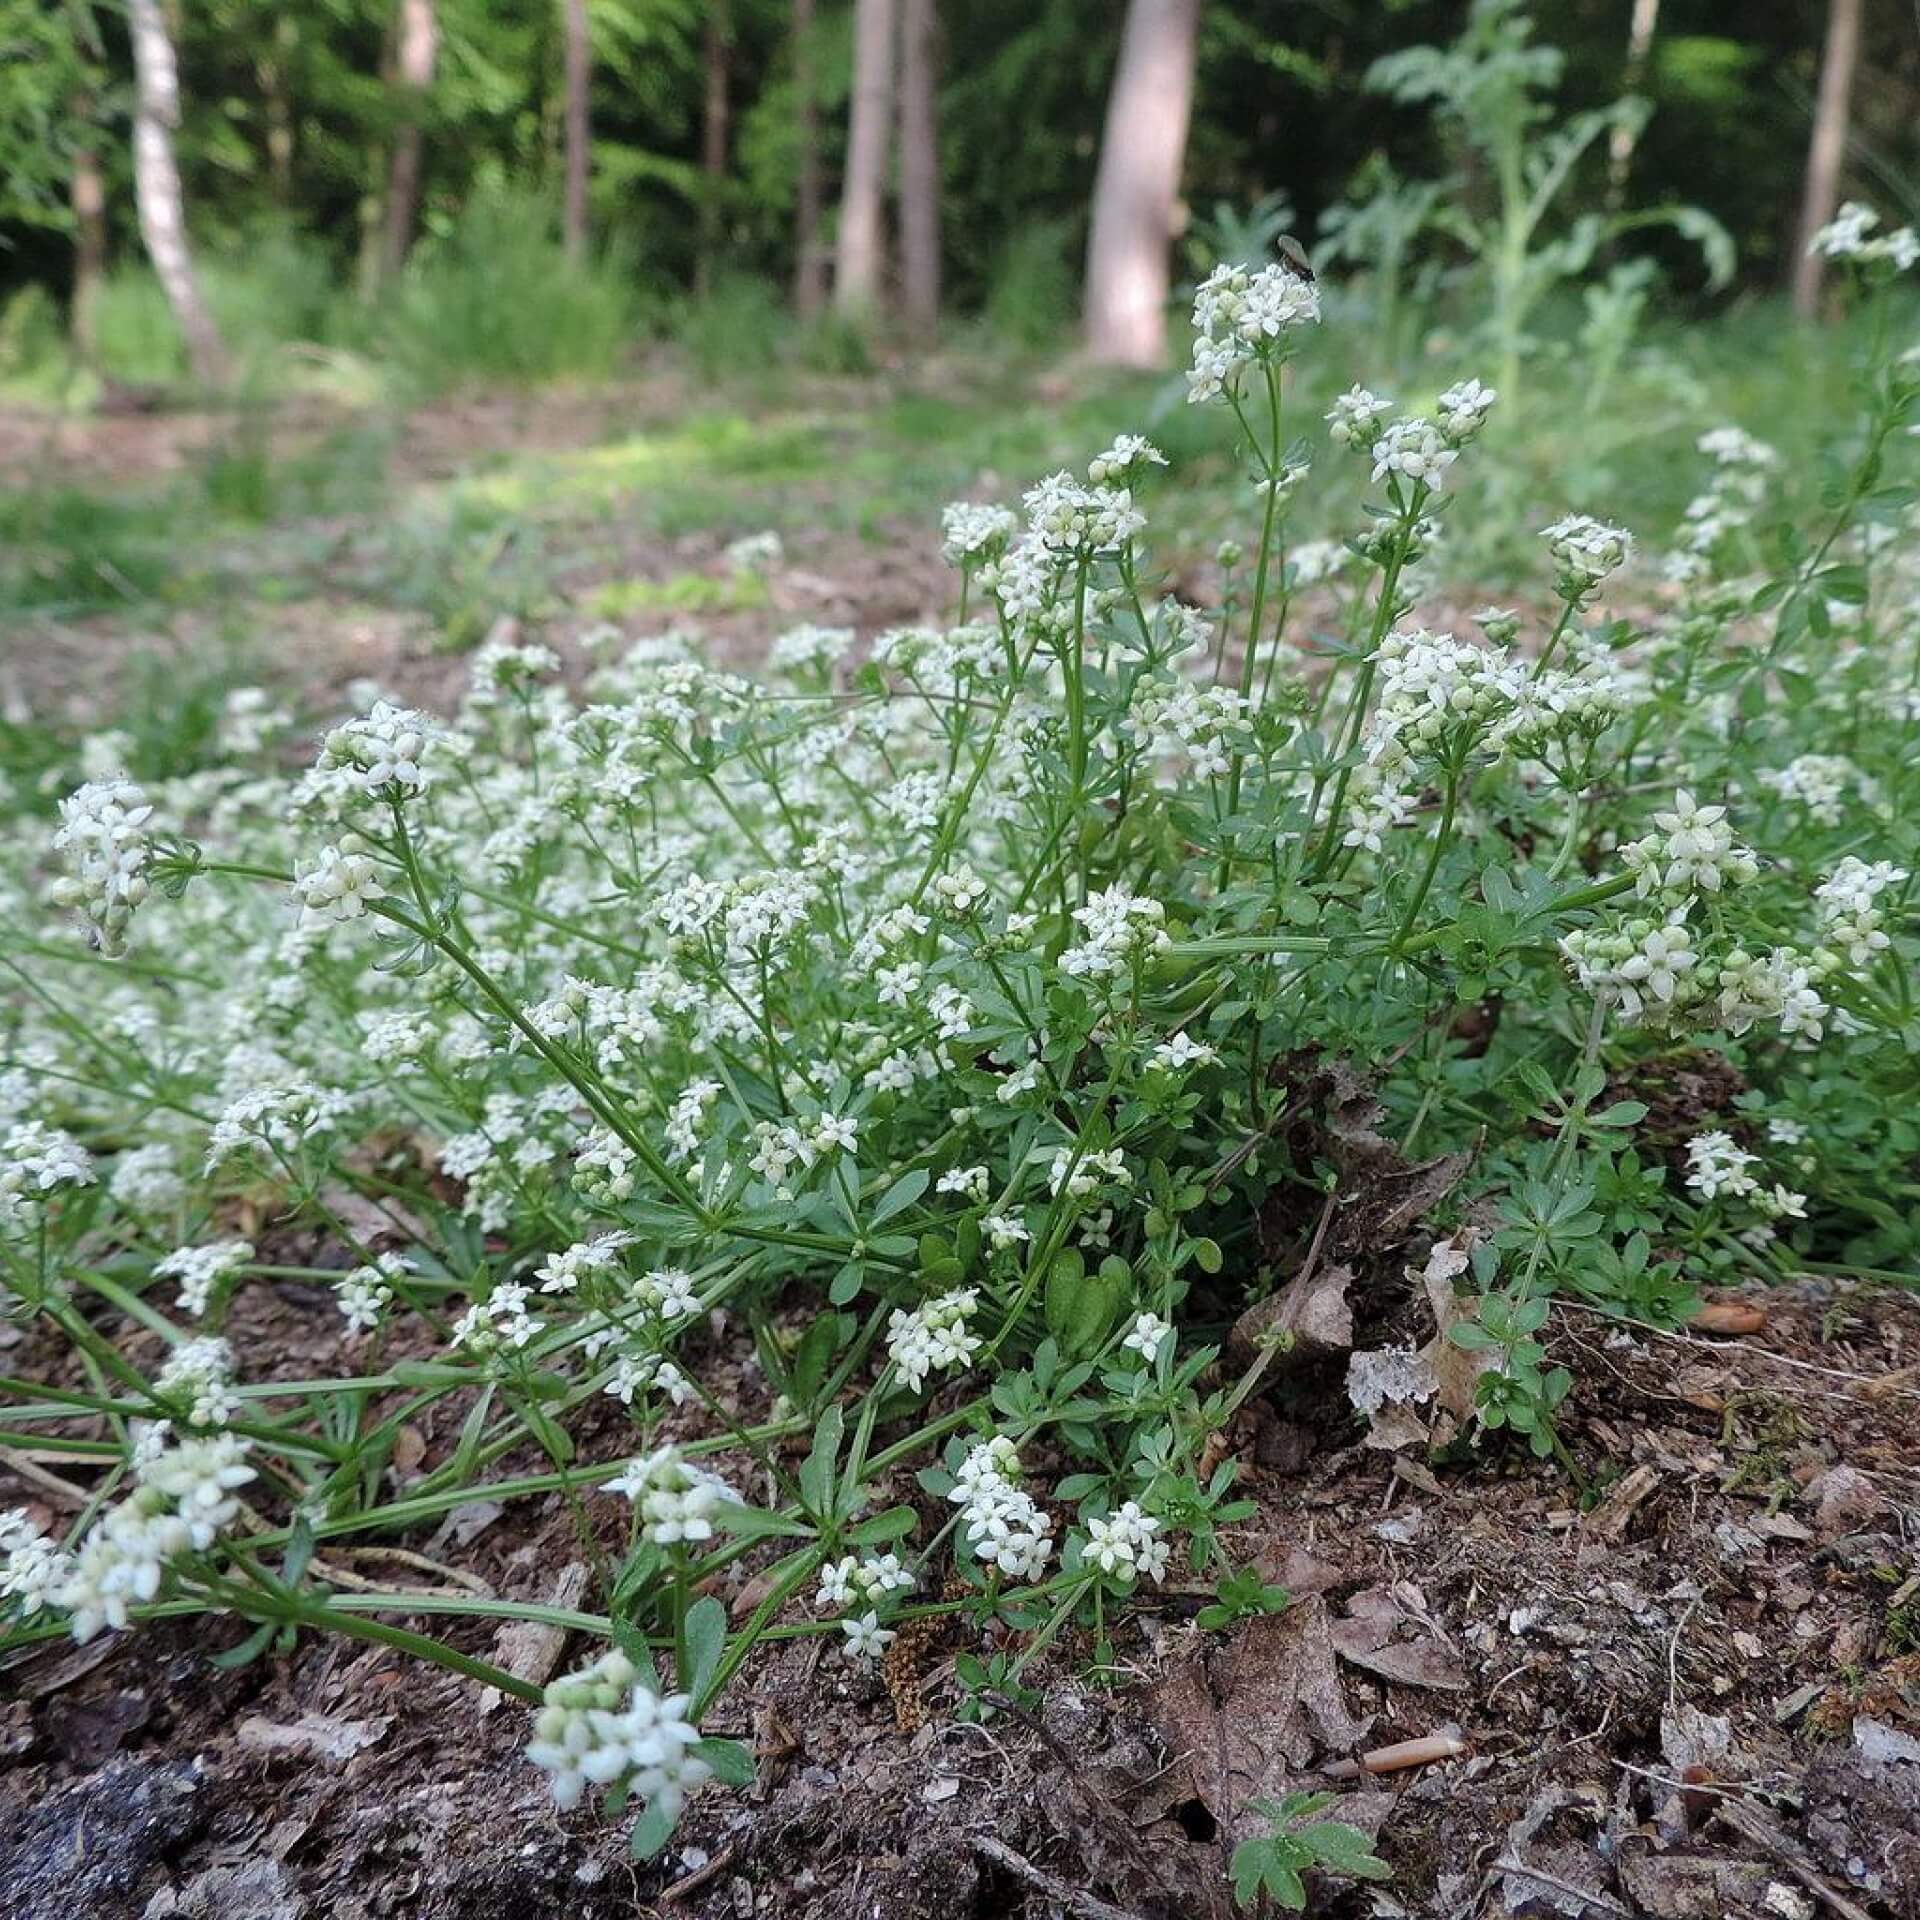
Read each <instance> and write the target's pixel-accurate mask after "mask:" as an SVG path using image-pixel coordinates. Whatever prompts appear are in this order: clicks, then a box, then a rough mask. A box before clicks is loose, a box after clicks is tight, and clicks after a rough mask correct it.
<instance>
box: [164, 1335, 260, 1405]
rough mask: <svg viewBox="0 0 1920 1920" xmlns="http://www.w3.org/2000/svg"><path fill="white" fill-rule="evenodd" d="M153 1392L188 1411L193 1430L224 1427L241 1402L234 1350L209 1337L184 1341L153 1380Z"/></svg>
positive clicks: (169, 1356)
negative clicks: (235, 1383) (235, 1388)
mask: <svg viewBox="0 0 1920 1920" xmlns="http://www.w3.org/2000/svg"><path fill="white" fill-rule="evenodd" d="M153 1391H154V1393H155V1394H156V1395H157V1396H158V1397H159V1398H160V1399H162V1400H164V1401H166V1402H167V1403H168V1404H169V1405H178V1406H181V1407H183V1408H184V1409H185V1424H186V1425H187V1426H189V1427H224V1426H225V1425H226V1424H227V1422H228V1421H229V1420H230V1419H232V1418H233V1415H234V1413H235V1412H236V1410H237V1409H238V1408H239V1405H240V1402H239V1400H238V1398H237V1397H236V1396H235V1394H234V1391H233V1349H232V1348H231V1347H230V1346H228V1344H227V1343H226V1341H224V1340H220V1339H216V1338H214V1337H212V1336H207V1337H204V1338H202V1339H199V1340H183V1341H182V1342H181V1343H180V1345H179V1346H177V1347H175V1348H174V1350H173V1351H172V1352H171V1353H170V1354H169V1355H168V1356H167V1364H166V1365H165V1366H164V1367H162V1368H161V1369H160V1371H159V1372H158V1373H157V1374H155V1375H154V1377H153Z"/></svg>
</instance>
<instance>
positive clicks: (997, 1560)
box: [947, 1434, 1053, 1581]
mask: <svg viewBox="0 0 1920 1920" xmlns="http://www.w3.org/2000/svg"><path fill="white" fill-rule="evenodd" d="M1020 1481H1021V1467H1020V1453H1019V1450H1018V1448H1016V1447H1015V1446H1014V1444H1013V1442H1012V1441H1011V1440H1009V1439H1008V1438H1007V1437H1006V1436H1005V1435H1004V1434H995V1435H994V1436H993V1438H992V1439H990V1440H983V1441H981V1442H980V1443H979V1445H978V1446H976V1447H974V1448H973V1449H972V1450H971V1451H970V1452H969V1453H968V1455H967V1457H966V1459H965V1460H964V1461H962V1462H961V1465H960V1471H959V1474H958V1475H957V1476H956V1478H955V1481H954V1485H953V1489H952V1491H951V1492H950V1493H949V1494H948V1495H947V1498H948V1499H949V1500H951V1501H952V1502H953V1503H954V1504H955V1505H956V1506H958V1507H959V1509H960V1532H961V1537H962V1538H963V1539H964V1540H965V1542H966V1544H967V1547H968V1549H969V1551H970V1552H971V1553H972V1554H973V1556H974V1558H975V1559H977V1560H981V1561H984V1562H985V1563H986V1564H987V1565H988V1566H990V1567H998V1568H999V1570H1000V1571H1001V1573H1003V1574H1004V1575H1005V1576H1006V1577H1007V1578H1008V1579H1009V1580H1029V1581H1031V1580H1038V1579H1039V1578H1040V1576H1041V1575H1042V1574H1043V1573H1045V1572H1046V1570H1047V1562H1048V1560H1049V1559H1051V1558H1052V1555H1053V1515H1052V1514H1050V1513H1048V1512H1046V1511H1045V1510H1044V1509H1043V1508H1042V1507H1040V1506H1039V1505H1038V1504H1037V1503H1036V1502H1035V1500H1034V1498H1033V1496H1032V1495H1031V1494H1030V1493H1028V1492H1027V1490H1026V1489H1025V1488H1024V1487H1023V1486H1022V1485H1021V1484H1020Z"/></svg>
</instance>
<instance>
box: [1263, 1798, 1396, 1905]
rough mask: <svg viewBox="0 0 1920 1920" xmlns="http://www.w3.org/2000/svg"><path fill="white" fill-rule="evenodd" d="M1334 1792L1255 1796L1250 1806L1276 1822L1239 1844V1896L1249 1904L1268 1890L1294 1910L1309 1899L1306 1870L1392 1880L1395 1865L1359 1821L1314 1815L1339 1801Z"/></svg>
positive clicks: (1351, 1876) (1346, 1877) (1269, 1820)
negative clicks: (1351, 1823)
mask: <svg viewBox="0 0 1920 1920" xmlns="http://www.w3.org/2000/svg"><path fill="white" fill-rule="evenodd" d="M1337 1797H1338V1796H1336V1795H1334V1794H1331V1793H1290V1794H1288V1795H1287V1796H1286V1797H1285V1799H1282V1800H1254V1801H1250V1802H1249V1803H1248V1811H1249V1812H1251V1813H1257V1814H1258V1815H1259V1816H1260V1817H1261V1818H1262V1819H1263V1820H1266V1821H1268V1822H1270V1823H1271V1825H1272V1829H1273V1830H1272V1832H1271V1833H1268V1834H1263V1835H1262V1836H1261V1837H1260V1838H1258V1839H1254V1840H1243V1841H1241V1843H1240V1844H1239V1845H1238V1846H1237V1847H1235V1848H1234V1850H1233V1867H1232V1871H1233V1897H1234V1899H1235V1900H1237V1901H1238V1902H1239V1904H1240V1905H1241V1906H1243V1907H1250V1906H1252V1905H1254V1904H1255V1903H1256V1902H1257V1901H1258V1900H1260V1899H1261V1898H1262V1897H1263V1896H1264V1897H1265V1898H1267V1899H1270V1900H1272V1901H1274V1902H1275V1903H1276V1904H1277V1905H1279V1906H1282V1907H1284V1908H1285V1909H1286V1910H1287V1911H1288V1912H1289V1913H1303V1912H1305V1911H1306V1905H1307V1883H1306V1880H1305V1879H1304V1877H1303V1876H1304V1875H1306V1874H1308V1873H1313V1872H1316V1871H1317V1872H1323V1873H1334V1874H1338V1875H1340V1876H1341V1877H1342V1878H1343V1879H1348V1880H1386V1879H1390V1878H1391V1877H1392V1869H1391V1868H1390V1867H1388V1865H1387V1863H1386V1862H1385V1861H1384V1860H1382V1859H1380V1858H1378V1856H1376V1855H1375V1854H1374V1852H1373V1850H1372V1843H1371V1842H1370V1841H1369V1840H1368V1838H1367V1836H1366V1835H1365V1834H1364V1833H1362V1832H1361V1831H1360V1829H1359V1828H1358V1827H1350V1826H1348V1825H1347V1824H1346V1822H1345V1821H1343V1820H1316V1819H1314V1818H1313V1816H1314V1815H1315V1814H1316V1813H1319V1812H1320V1811H1321V1810H1322V1809H1323V1808H1326V1807H1330V1806H1332V1805H1334V1804H1335V1801H1336V1799H1337Z"/></svg>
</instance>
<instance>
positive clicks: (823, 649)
mask: <svg viewBox="0 0 1920 1920" xmlns="http://www.w3.org/2000/svg"><path fill="white" fill-rule="evenodd" d="M853 642H854V631H853V629H852V628H851V627H815V626H800V627H789V628H788V629H787V631H786V632H785V633H783V634H781V636H780V637H779V638H778V639H777V640H776V641H774V643H773V645H772V647H771V648H770V649H769V650H768V653H767V665H768V666H769V667H771V668H772V669H773V670H774V671H775V672H776V673H798V674H819V673H829V672H831V671H832V669H833V668H834V667H835V666H837V665H838V664H839V663H840V661H842V660H844V659H845V658H846V657H847V655H848V654H849V653H851V652H852V651H853Z"/></svg>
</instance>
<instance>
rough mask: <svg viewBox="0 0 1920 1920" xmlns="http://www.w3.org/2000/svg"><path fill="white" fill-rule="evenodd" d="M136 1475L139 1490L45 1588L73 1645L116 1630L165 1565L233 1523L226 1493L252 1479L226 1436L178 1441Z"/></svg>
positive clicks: (147, 1596)
mask: <svg viewBox="0 0 1920 1920" xmlns="http://www.w3.org/2000/svg"><path fill="white" fill-rule="evenodd" d="M139 1473H140V1484H139V1486H138V1487H137V1488H136V1489H135V1490H134V1492H133V1493H131V1494H129V1495H128V1496H127V1498H126V1499H124V1500H122V1501H121V1502H120V1503H119V1505H117V1506H115V1507H111V1508H109V1509H108V1510H107V1512H106V1513H105V1514H104V1515H102V1517H101V1518H100V1520H99V1521H98V1522H97V1523H96V1524H95V1525H94V1527H93V1529H92V1530H91V1531H90V1532H89V1533H88V1535H87V1537H86V1539H85V1540H83V1541H82V1542H81V1544H80V1550H79V1552H78V1553H77V1554H76V1555H75V1556H74V1559H73V1562H72V1565H71V1566H70V1567H69V1568H68V1569H67V1570H66V1572H65V1574H64V1576H63V1577H62V1578H61V1580H60V1581H59V1583H58V1585H57V1586H55V1588H54V1589H53V1592H52V1595H51V1598H52V1600H53V1603H54V1604H55V1605H56V1606H58V1607H61V1608H63V1609H64V1610H65V1611H66V1612H67V1613H68V1614H69V1615H70V1622H69V1624H70V1626H71V1628H72V1632H73V1637H74V1638H75V1639H76V1640H79V1641H87V1640H91V1639H92V1638H93V1637H94V1635H95V1634H97V1633H98V1632H100V1630H101V1629H102V1628H103V1627H113V1628H115V1629H119V1628H124V1627H125V1626H126V1625H127V1621H128V1618H129V1609H130V1608H132V1607H134V1606H136V1605H138V1604H140V1603H141V1602H144V1601H149V1600H152V1599H154V1598H156V1597H157V1596H158V1594H159V1592H160V1583H161V1581H162V1580H163V1579H164V1578H165V1576H166V1571H167V1567H168V1565H169V1563H170V1562H172V1561H175V1560H177V1559H179V1558H180V1556H181V1555H183V1554H186V1553H204V1552H205V1551H206V1550H207V1549H208V1548H209V1547H210V1546H212V1545H213V1543H214V1542H215V1540H217V1539H218V1538H219V1537H220V1535H221V1534H222V1533H224V1532H225V1531H226V1529H227V1528H228V1527H230V1526H231V1525H232V1524H233V1522H234V1521H235V1520H236V1519H237V1518H238V1517H239V1514H240V1502H239V1500H238V1499H237V1498H235V1495H234V1489H235V1488H236V1487H243V1486H245V1485H246V1484H247V1482H248V1481H250V1480H251V1479H253V1478H254V1472H253V1469H252V1468H251V1467H250V1466H248V1465H247V1464H246V1448H245V1445H244V1444H243V1443H242V1442H241V1441H240V1440H238V1439H237V1438H235V1437H234V1436H233V1435H232V1434H227V1433H220V1434H214V1435H211V1436H208V1437H206V1438H193V1439H187V1440H182V1441H181V1442H180V1443H179V1444H178V1445H177V1446H173V1447H168V1448H166V1449H165V1450H164V1451H162V1452H160V1453H158V1454H156V1455H154V1456H153V1457H152V1458H151V1459H149V1460H147V1461H145V1462H144V1463H143V1464H142V1465H141V1467H140V1469H139Z"/></svg>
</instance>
